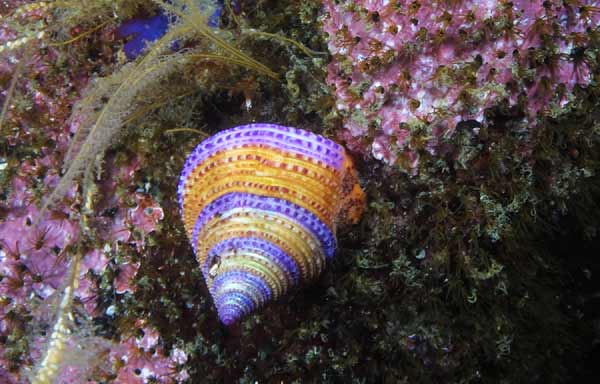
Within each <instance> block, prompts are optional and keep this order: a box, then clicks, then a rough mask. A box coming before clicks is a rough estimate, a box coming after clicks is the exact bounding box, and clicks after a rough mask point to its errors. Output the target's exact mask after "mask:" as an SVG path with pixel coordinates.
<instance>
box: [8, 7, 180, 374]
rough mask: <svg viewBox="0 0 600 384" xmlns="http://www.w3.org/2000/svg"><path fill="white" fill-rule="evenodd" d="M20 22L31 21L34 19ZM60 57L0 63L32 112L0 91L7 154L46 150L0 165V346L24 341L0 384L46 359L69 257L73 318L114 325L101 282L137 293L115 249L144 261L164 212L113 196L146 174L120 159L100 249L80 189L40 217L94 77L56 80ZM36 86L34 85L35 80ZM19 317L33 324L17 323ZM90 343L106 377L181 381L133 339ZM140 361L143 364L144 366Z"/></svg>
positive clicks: (70, 366)
mask: <svg viewBox="0 0 600 384" xmlns="http://www.w3.org/2000/svg"><path fill="white" fill-rule="evenodd" d="M5 3H6V2H5ZM18 5H19V2H8V3H6V4H5V5H4V6H6V7H9V8H14V7H16V6H18ZM38 12H41V11H39V10H38ZM25 16H27V17H31V15H30V14H26V15H24V16H23V17H25ZM45 17H48V15H46V16H45ZM16 37H17V35H16V34H15V33H14V31H12V30H11V29H10V28H9V27H8V26H7V25H1V26H0V46H3V47H4V50H6V47H8V45H7V43H8V42H10V41H13V40H14V39H16ZM5 53H6V52H5ZM62 54H63V53H61V52H60V51H58V50H57V49H56V48H53V47H45V49H43V50H41V49H39V50H38V49H32V50H30V53H29V54H27V55H25V54H23V53H21V52H19V51H13V52H9V54H6V55H3V56H0V76H2V77H3V78H6V77H10V76H11V75H12V74H14V73H15V70H16V67H17V65H19V62H20V65H22V66H23V68H24V70H23V71H22V72H21V73H23V74H26V75H23V76H22V77H19V78H17V79H16V90H15V93H16V94H18V98H19V99H21V98H23V99H25V98H26V99H27V100H28V102H29V103H30V107H29V108H28V109H27V110H26V111H25V112H23V110H22V108H20V107H19V106H15V105H13V103H12V101H13V100H11V99H9V97H8V96H9V95H8V94H7V91H6V89H3V90H2V91H1V92H0V106H2V105H3V103H4V102H8V103H9V104H8V108H7V113H6V115H5V116H3V117H4V121H3V125H2V135H3V136H4V138H5V140H6V143H7V145H8V146H9V147H10V148H9V149H8V151H9V153H11V151H14V153H20V152H19V151H23V150H22V148H28V147H33V145H34V143H40V142H41V143H44V144H41V145H39V144H38V145H39V146H40V148H39V150H35V151H31V154H29V152H27V151H24V152H22V153H25V154H26V155H25V156H23V157H21V158H18V159H16V158H15V157H10V158H7V159H4V158H2V159H1V160H2V161H3V168H2V177H8V179H7V181H5V183H6V185H7V186H8V188H7V189H6V190H7V191H8V192H7V196H6V197H5V198H4V199H3V202H2V203H1V204H0V212H1V217H0V338H1V339H3V340H14V339H15V337H16V338H21V337H22V338H23V339H24V342H22V343H18V345H21V346H24V345H26V347H22V348H21V349H18V350H17V349H15V344H16V342H15V341H11V342H10V343H4V342H1V343H0V382H2V383H5V382H6V383H17V382H25V380H26V378H25V377H26V375H25V372H26V371H27V367H31V366H33V365H34V364H36V363H38V362H39V361H40V359H42V356H43V351H44V350H45V349H46V348H47V344H48V334H46V335H45V336H44V333H45V332H41V330H43V329H44V328H47V327H48V326H51V324H49V323H51V322H52V321H54V320H53V317H54V316H55V310H56V307H57V305H56V301H57V300H56V299H57V298H58V296H61V295H62V293H61V290H63V289H64V286H65V284H66V278H67V276H68V273H69V270H70V264H71V262H72V261H73V260H74V255H75V254H79V256H80V257H79V258H78V259H79V263H78V264H79V268H78V270H77V272H78V273H77V274H76V277H75V280H76V283H75V284H74V285H73V288H74V289H73V291H72V292H73V294H72V298H73V311H74V312H77V313H78V316H85V317H87V319H88V320H90V319H93V318H95V317H97V316H101V315H107V313H108V316H112V314H111V313H109V312H110V310H107V309H106V304H104V305H103V306H99V304H100V300H99V299H100V297H99V285H100V281H101V280H102V279H101V277H102V276H106V274H108V276H112V280H111V281H109V283H111V284H112V286H113V289H114V291H115V292H116V293H117V294H124V293H126V292H133V291H134V290H135V277H136V273H137V270H138V268H139V266H140V263H139V262H137V261H133V260H129V259H130V256H129V255H128V254H126V253H119V252H118V250H119V248H120V247H121V248H123V247H124V245H125V246H129V247H130V248H132V249H135V250H137V251H139V252H141V251H142V250H143V249H144V248H145V246H146V244H145V236H146V235H147V234H149V233H150V232H153V231H155V229H156V227H157V225H158V223H159V222H160V221H161V220H162V219H163V217H164V215H163V211H162V208H161V207H160V206H159V205H158V204H157V202H156V201H154V200H153V199H152V197H150V196H149V195H148V194H147V193H141V192H137V193H134V194H132V196H129V195H127V194H122V193H117V184H118V183H119V185H125V186H131V185H134V184H135V178H136V174H139V170H140V169H141V167H142V163H141V162H140V160H139V159H138V158H137V157H136V156H135V155H127V156H123V158H122V159H121V160H120V161H119V163H118V166H114V167H113V165H115V161H114V159H113V158H111V157H109V158H107V159H106V162H105V164H106V165H107V166H106V168H105V170H104V175H103V177H102V181H100V182H99V183H98V188H99V190H101V196H100V197H98V198H96V201H95V203H96V204H98V206H101V207H102V208H103V209H104V210H110V211H111V212H112V215H110V217H109V216H107V215H101V214H97V215H95V218H94V223H93V226H94V236H95V243H94V244H96V245H97V247H94V246H89V245H88V246H82V243H84V242H85V236H86V235H85V234H84V233H83V229H82V228H83V226H82V221H83V220H84V214H82V209H81V206H82V204H83V202H82V198H81V197H80V196H79V195H78V194H77V193H76V192H77V186H76V185H73V187H72V188H71V189H70V190H69V191H68V193H67V194H66V196H65V197H64V198H63V199H62V200H61V202H60V203H59V204H57V205H56V206H54V207H53V208H52V209H51V210H50V212H47V214H45V215H42V213H41V212H40V206H41V202H42V200H43V198H40V196H47V195H48V194H49V192H50V191H51V190H52V189H53V188H54V187H55V186H56V184H57V183H58V181H59V179H60V172H61V168H62V167H63V157H64V154H65V153H66V152H67V148H68V146H69V143H70V141H71V137H72V135H73V133H75V131H76V130H77V128H78V123H77V122H78V116H71V117H69V115H70V112H71V110H72V107H73V105H74V103H75V102H76V101H77V99H78V98H79V97H80V95H81V93H82V90H83V89H84V88H85V87H86V86H87V84H88V82H89V80H90V75H89V74H90V73H91V72H90V71H89V69H86V68H79V67H78V66H77V65H73V66H72V67H73V68H79V70H73V71H69V72H66V73H58V72H57V71H55V70H54V69H52V68H53V66H54V65H55V62H56V60H57V58H58V57H59V56H61V55H62ZM89 65H93V64H91V63H90V64H89ZM84 66H85V65H84ZM33 78H35V79H36V80H35V81H31V80H30V79H33ZM15 104H16V102H15ZM42 138H43V139H42ZM44 140H45V141H44ZM134 233H135V234H134ZM115 255H118V257H115ZM104 312H106V313H104ZM24 318H26V319H29V320H28V321H27V322H23V320H22V319H24ZM24 330H25V331H26V332H27V333H26V334H25V336H26V337H24V336H23V331H24ZM74 331H75V333H77V331H76V330H74ZM86 332H89V330H88V331H86ZM81 337H82V336H77V335H74V336H73V339H71V340H69V341H68V343H69V344H70V346H68V348H71V349H76V348H77V343H78V342H79V341H80V338H81ZM86 337H90V339H89V340H87V341H86V340H83V341H84V344H85V343H92V342H94V341H95V340H96V341H98V340H102V341H101V342H99V343H98V344H99V345H102V348H100V349H107V353H108V354H109V356H110V359H109V360H110V361H109V363H114V364H107V365H106V366H103V367H102V368H103V369H106V370H108V371H109V374H110V375H113V374H114V375H116V376H118V377H123V376H124V375H125V376H126V375H127V374H128V372H134V371H135V372H137V371H136V369H138V365H139V366H140V369H142V370H143V372H144V375H145V376H144V375H141V376H140V375H138V376H136V380H128V381H127V382H140V383H141V382H144V381H148V377H150V376H152V375H154V377H157V378H158V380H159V381H160V382H173V381H175V380H176V379H177V378H178V377H179V376H178V375H181V373H177V372H175V370H174V368H173V367H175V365H176V364H177V361H180V360H181V359H182V357H181V356H175V357H173V358H171V357H169V356H168V354H167V355H165V354H164V353H163V351H162V350H161V349H160V348H155V349H153V350H152V352H148V351H147V350H146V349H140V348H138V347H137V346H136V345H135V340H136V339H135V337H133V338H129V339H128V338H127V337H128V336H122V338H123V341H122V342H121V343H118V342H117V343H115V342H114V341H113V340H108V339H102V338H100V337H93V336H90V335H87V336H86ZM25 340H26V341H25ZM156 343H158V341H155V344H156ZM11 348H12V349H11ZM96 352H97V351H96ZM179 355H181V353H180V354H179ZM74 357H75V356H71V358H74ZM80 357H81V356H80ZM90 358H91V359H93V356H90ZM140 361H143V362H144V363H143V366H141V365H140V364H141V363H140ZM138 363H140V364H138ZM85 364H86V362H85V361H84V362H69V361H65V362H62V363H61V372H60V374H59V376H57V380H58V381H60V382H78V381H80V380H81V378H82V376H81V375H82V369H85ZM30 379H31V377H30Z"/></svg>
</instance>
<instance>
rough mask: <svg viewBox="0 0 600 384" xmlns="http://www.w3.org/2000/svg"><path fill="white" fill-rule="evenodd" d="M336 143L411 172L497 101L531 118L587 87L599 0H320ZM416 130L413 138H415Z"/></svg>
mask: <svg viewBox="0 0 600 384" xmlns="http://www.w3.org/2000/svg"><path fill="white" fill-rule="evenodd" d="M324 8H325V11H326V15H325V16H324V18H323V20H324V30H325V31H326V32H327V33H328V34H329V42H328V45H329V51H330V52H331V53H332V55H333V60H332V62H331V64H330V65H329V74H328V82H329V84H331V85H333V86H334V87H335V92H336V96H337V102H336V105H337V109H338V111H339V112H340V113H341V114H342V116H344V120H345V129H344V131H343V132H342V133H341V135H340V136H341V138H343V140H344V141H346V142H347V144H348V145H349V148H351V149H353V150H358V151H362V152H363V153H368V152H371V154H372V156H373V157H375V158H376V159H378V160H382V161H384V162H386V163H388V164H398V165H400V166H401V167H402V168H403V169H405V170H407V171H412V172H415V170H416V169H417V167H418V166H419V155H420V154H422V153H423V151H427V152H428V153H430V154H432V155H435V154H436V147H437V145H438V144H439V143H440V141H442V140H445V139H447V138H448V137H449V136H451V135H452V133H453V132H454V130H455V128H456V125H457V124H458V123H459V122H460V121H467V120H476V121H478V122H479V123H485V120H486V119H485V116H484V111H485V110H486V109H487V108H490V107H493V106H495V105H498V104H499V103H500V102H505V103H507V104H508V105H510V106H516V105H519V106H520V107H521V108H522V110H523V112H524V115H525V119H527V120H528V124H529V126H534V125H535V123H536V117H538V116H540V115H543V114H547V113H548V111H549V110H551V109H553V108H554V109H560V108H562V107H564V106H565V105H566V104H567V103H568V102H569V100H571V99H572V96H573V92H572V91H573V89H574V87H575V85H576V84H581V85H588V84H589V83H590V81H591V76H590V68H591V66H595V65H596V64H595V63H596V59H595V56H594V55H593V54H592V52H591V50H589V49H588V47H589V45H590V42H591V41H592V40H593V38H592V36H593V33H594V30H595V29H596V27H597V25H598V21H600V12H598V7H597V2H595V1H581V2H575V3H574V2H547V1H542V0H538V1H529V0H527V1H525V0H519V1H512V2H505V1H485V2H480V1H460V2H458V1H454V2H447V1H431V2H421V1H410V2H409V1H406V2H404V1H386V0H381V1H371V0H369V1H354V0H351V1H331V0H325V1H324ZM415 131H417V132H418V133H419V135H420V137H418V138H416V137H415Z"/></svg>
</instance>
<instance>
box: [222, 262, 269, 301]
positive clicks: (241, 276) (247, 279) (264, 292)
mask: <svg viewBox="0 0 600 384" xmlns="http://www.w3.org/2000/svg"><path fill="white" fill-rule="evenodd" d="M232 281H234V282H236V283H242V284H246V285H248V286H251V287H253V288H255V289H256V290H257V291H258V292H259V293H260V294H261V296H262V297H263V299H264V300H265V301H266V300H269V299H271V296H272V293H271V288H270V287H269V285H268V284H267V283H266V282H265V281H263V279H261V278H260V277H258V276H256V275H253V274H252V273H250V272H247V271H241V270H240V271H228V272H225V273H222V274H220V275H218V276H217V277H216V278H215V280H214V281H213V285H212V286H211V288H210V290H211V292H217V291H219V290H220V289H221V287H222V286H223V285H226V284H227V283H229V282H232ZM217 307H218V303H217Z"/></svg>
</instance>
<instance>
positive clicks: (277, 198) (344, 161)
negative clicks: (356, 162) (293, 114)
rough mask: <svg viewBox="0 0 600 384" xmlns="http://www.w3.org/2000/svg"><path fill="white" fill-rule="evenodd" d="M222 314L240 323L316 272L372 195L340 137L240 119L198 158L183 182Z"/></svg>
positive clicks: (186, 207)
mask: <svg viewBox="0 0 600 384" xmlns="http://www.w3.org/2000/svg"><path fill="white" fill-rule="evenodd" d="M177 195H178V200H179V205H180V210H181V215H182V218H183V222H184V225H185V229H186V233H187V236H188V238H189V239H190V242H191V244H192V248H193V249H194V253H195V255H196V259H197V260H198V263H199V265H200V268H201V269H202V273H203V276H204V279H205V280H206V284H207V286H208V288H209V291H210V293H211V295H212V297H213V300H214V303H215V306H216V308H217V312H218V314H219V318H220V319H221V321H222V322H223V323H224V324H226V325H229V324H233V323H234V322H236V321H237V320H239V319H241V318H243V317H244V316H246V315H248V314H250V313H252V312H254V311H255V310H256V309H258V308H260V307H262V306H263V305H265V304H266V303H268V302H269V301H272V300H276V299H277V298H278V297H280V296H282V295H283V294H285V293H286V292H287V291H289V290H290V289H291V288H292V287H294V286H297V285H300V284H302V283H305V282H308V281H310V280H313V279H315V278H316V277H317V276H319V274H320V273H321V272H322V270H323V268H324V267H325V265H326V263H327V262H328V261H329V260H331V259H332V258H333V257H334V254H335V250H336V237H335V233H336V228H337V227H338V226H339V225H346V224H353V223H355V222H357V221H358V219H359V218H360V215H361V213H362V210H363V207H364V203H365V198H364V193H363V191H362V189H361V188H360V185H359V184H358V177H357V174H356V171H355V170H354V166H353V164H352V160H351V159H350V157H349V156H348V155H347V154H346V152H345V150H344V148H343V147H342V146H340V145H339V144H337V143H335V142H333V141H331V140H329V139H327V138H325V137H322V136H319V135H316V134H313V133H311V132H308V131H305V130H301V129H297V128H291V127H284V126H280V125H275V124H250V125H244V126H239V127H235V128H231V129H227V130H225V131H221V132H219V133H217V134H216V135H214V136H212V137H210V138H208V139H206V140H205V141H203V142H202V143H200V144H199V145H198V146H197V147H196V148H195V149H194V150H193V151H192V153H191V154H190V155H189V156H188V158H187V160H186V162H185V166H184V168H183V171H182V172H181V176H180V178H179V185H178V188H177Z"/></svg>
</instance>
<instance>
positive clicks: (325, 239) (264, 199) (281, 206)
mask: <svg viewBox="0 0 600 384" xmlns="http://www.w3.org/2000/svg"><path fill="white" fill-rule="evenodd" d="M235 208H249V209H252V210H256V211H265V212H274V213H277V214H280V215H282V216H284V217H288V218H290V219H292V220H293V221H294V222H296V223H299V224H300V225H301V226H302V227H303V228H305V229H306V230H307V231H309V232H310V233H312V235H313V236H314V237H315V238H316V239H318V240H319V242H320V243H321V248H322V249H323V253H324V254H325V257H326V259H327V260H331V259H332V258H333V256H334V254H335V249H336V240H335V236H334V235H333V233H332V232H331V230H330V229H329V227H327V225H325V224H324V223H323V222H322V221H321V220H320V219H319V218H318V217H317V216H315V215H314V214H313V213H312V212H310V211H308V210H307V209H305V208H302V207H300V206H298V205H296V204H294V203H292V202H289V201H287V200H283V199H278V198H276V197H269V196H259V195H254V194H251V193H240V192H231V193H227V194H225V195H223V196H221V197H219V198H218V199H216V200H214V201H212V202H211V203H210V204H208V205H207V206H206V207H204V209H202V211H201V212H200V215H198V219H197V220H196V223H195V225H194V230H193V232H192V240H191V242H192V247H193V248H194V251H196V247H197V242H198V235H199V233H200V231H201V230H202V227H203V226H204V225H205V224H206V223H207V222H208V221H209V220H211V219H212V218H213V217H215V215H216V214H217V213H218V214H220V215H226V214H227V211H228V210H231V209H235Z"/></svg>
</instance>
